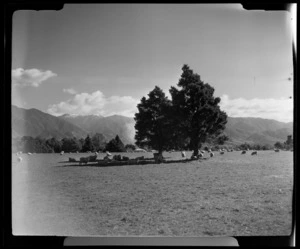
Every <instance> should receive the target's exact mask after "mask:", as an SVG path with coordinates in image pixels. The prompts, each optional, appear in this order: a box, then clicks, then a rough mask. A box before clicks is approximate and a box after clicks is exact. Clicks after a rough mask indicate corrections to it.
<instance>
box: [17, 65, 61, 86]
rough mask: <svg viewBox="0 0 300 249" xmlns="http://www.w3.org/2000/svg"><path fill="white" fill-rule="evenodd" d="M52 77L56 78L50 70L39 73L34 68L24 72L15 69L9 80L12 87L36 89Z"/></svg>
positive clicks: (20, 69) (39, 71)
mask: <svg viewBox="0 0 300 249" xmlns="http://www.w3.org/2000/svg"><path fill="white" fill-rule="evenodd" d="M54 76H57V74H55V73H53V72H51V71H50V70H47V71H41V70H39V69H36V68H33V69H26V70H24V69H23V68H17V69H14V70H12V75H11V79H12V84H13V86H21V87H24V86H33V87H38V86H39V85H40V84H42V82H44V81H46V80H47V79H49V78H51V77H54Z"/></svg>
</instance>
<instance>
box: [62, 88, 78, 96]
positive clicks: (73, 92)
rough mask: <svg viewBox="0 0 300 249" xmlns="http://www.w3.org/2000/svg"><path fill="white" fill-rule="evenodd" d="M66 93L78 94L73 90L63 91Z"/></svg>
mask: <svg viewBox="0 0 300 249" xmlns="http://www.w3.org/2000/svg"><path fill="white" fill-rule="evenodd" d="M63 92H64V93H69V94H72V95H73V94H76V93H77V92H76V91H75V90H74V89H73V88H68V89H63Z"/></svg>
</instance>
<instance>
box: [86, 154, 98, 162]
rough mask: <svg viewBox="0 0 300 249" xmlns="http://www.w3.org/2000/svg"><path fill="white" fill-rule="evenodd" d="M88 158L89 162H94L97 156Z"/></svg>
mask: <svg viewBox="0 0 300 249" xmlns="http://www.w3.org/2000/svg"><path fill="white" fill-rule="evenodd" d="M88 158H89V161H90V162H95V161H96V159H97V155H95V156H89V157H88Z"/></svg>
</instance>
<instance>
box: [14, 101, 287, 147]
mask: <svg viewBox="0 0 300 249" xmlns="http://www.w3.org/2000/svg"><path fill="white" fill-rule="evenodd" d="M134 124H135V121H134V119H133V118H129V117H124V116H120V115H113V116H109V117H103V116H97V115H86V116H81V115H69V114H65V115H62V116H59V117H55V116H52V115H50V114H47V113H44V112H41V111H39V110H37V109H29V110H26V109H23V108H18V107H16V106H12V136H13V137H16V136H24V135H28V136H33V137H36V136H38V135H39V136H42V137H51V136H56V137H57V138H63V137H71V136H75V137H78V138H80V137H86V135H87V134H90V135H92V134H95V133H101V134H103V135H104V137H105V139H106V140H107V141H109V140H110V139H112V138H114V137H115V136H116V135H119V137H120V138H121V140H122V141H123V143H124V144H129V143H134V135H135V129H134ZM224 133H225V134H226V135H228V136H229V138H230V141H229V142H230V143H231V144H241V143H245V142H247V143H258V144H269V145H274V143H276V142H277V141H280V142H284V141H286V139H287V136H288V135H293V123H292V122H290V123H283V122H279V121H276V120H272V119H262V118H233V117H229V118H228V122H227V125H226V129H225V131H224Z"/></svg>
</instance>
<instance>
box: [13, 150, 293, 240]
mask: <svg viewBox="0 0 300 249" xmlns="http://www.w3.org/2000/svg"><path fill="white" fill-rule="evenodd" d="M116 154H120V153H116ZM123 155H126V156H128V157H130V158H134V157H136V156H140V155H141V154H140V153H124V154H123ZM143 155H145V157H146V158H147V157H148V158H150V157H153V155H152V154H151V153H145V154H143ZM80 156H82V154H77V155H76V157H78V158H79V157H80ZM101 156H102V155H98V157H99V158H101ZM164 156H165V157H166V158H167V160H174V161H177V162H172V163H161V164H154V163H151V162H150V163H149V162H147V164H144V165H123V166H106V167H99V166H97V167H96V165H87V166H78V164H74V163H67V162H66V161H67V160H68V155H63V156H60V155H57V154H35V155H31V156H29V155H24V156H23V157H24V158H23V159H24V160H23V161H22V162H21V163H18V162H17V160H16V158H14V156H13V165H12V166H13V218H14V219H13V224H15V226H14V227H15V229H14V234H15V233H17V234H24V233H25V234H34V235H46V234H47V235H50V234H51V235H64V236H70V235H73V236H88V235H101V236H200V237H204V236H273V235H274V236H279V235H289V234H290V232H291V224H292V190H293V153H292V152H288V151H287V152H280V153H275V152H273V151H263V152H259V154H258V156H251V155H250V154H246V155H241V154H240V152H229V153H225V154H224V155H219V154H217V153H215V157H213V158H208V154H207V155H206V157H207V159H206V160H199V161H186V162H179V160H180V159H181V155H180V153H179V152H173V153H164ZM190 156H191V152H188V153H187V157H188V158H189V157H190ZM103 157H104V156H103Z"/></svg>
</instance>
